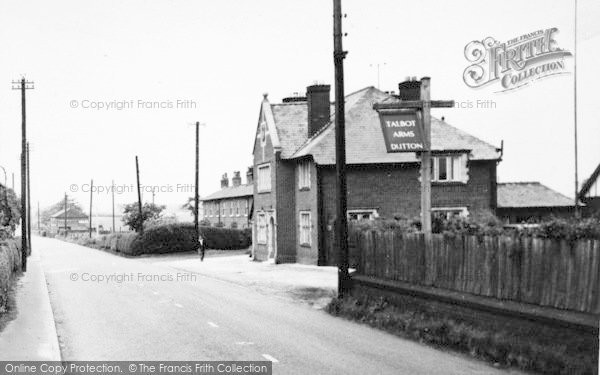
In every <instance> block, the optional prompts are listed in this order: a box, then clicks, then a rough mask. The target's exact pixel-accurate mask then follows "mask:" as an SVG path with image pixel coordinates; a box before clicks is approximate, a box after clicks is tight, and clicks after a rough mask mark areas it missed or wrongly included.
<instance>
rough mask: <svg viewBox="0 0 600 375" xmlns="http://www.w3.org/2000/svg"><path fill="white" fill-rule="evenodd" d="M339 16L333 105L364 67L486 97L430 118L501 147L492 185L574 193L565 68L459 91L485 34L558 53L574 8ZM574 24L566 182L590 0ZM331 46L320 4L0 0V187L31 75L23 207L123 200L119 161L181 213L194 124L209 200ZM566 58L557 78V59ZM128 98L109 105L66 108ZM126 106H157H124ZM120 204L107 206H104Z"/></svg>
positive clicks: (324, 71)
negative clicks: (270, 108) (266, 118)
mask: <svg viewBox="0 0 600 375" xmlns="http://www.w3.org/2000/svg"><path fill="white" fill-rule="evenodd" d="M342 6H343V11H344V12H345V13H347V14H348V17H347V18H346V19H345V20H344V30H345V31H346V32H347V33H348V36H347V37H346V38H345V39H344V47H345V49H346V50H348V51H349V54H348V56H347V59H346V60H345V73H346V76H345V82H346V83H345V90H346V93H350V92H352V91H355V90H358V89H361V88H363V87H365V86H377V85H378V78H377V68H376V66H377V64H379V65H380V69H379V70H380V74H379V81H380V88H381V89H382V90H397V84H398V82H400V81H402V80H403V79H404V78H405V77H406V76H417V77H422V76H425V75H427V76H430V77H431V78H432V98H433V99H454V100H455V101H457V102H463V103H468V102H471V103H474V104H476V102H477V100H483V101H487V100H489V101H493V102H494V105H495V108H488V109H485V108H476V107H474V108H453V109H443V110H441V109H437V110H434V111H433V115H434V116H437V117H441V116H442V115H443V116H445V118H446V121H447V122H449V123H450V124H452V125H454V126H456V127H458V128H460V129H463V130H465V131H467V132H469V133H471V134H474V135H476V136H477V137H479V138H481V139H483V140H485V141H487V142H489V143H492V144H494V145H496V146H499V145H500V142H501V140H504V159H503V161H502V162H501V163H500V165H499V169H498V176H499V180H500V181H540V182H542V183H544V184H546V185H548V186H550V187H551V188H553V189H556V190H558V191H560V192H562V193H563V194H566V195H568V196H573V194H574V193H573V190H574V162H573V155H574V153H573V143H574V142H573V117H574V115H573V82H574V76H573V74H564V75H558V76H554V77H550V78H546V79H543V80H539V81H536V82H534V83H532V84H530V85H527V86H526V87H524V88H522V89H519V90H514V91H510V92H505V93H496V91H498V87H497V86H494V87H492V86H490V87H484V88H480V89H473V88H470V87H468V86H466V85H465V83H464V82H463V78H462V77H463V71H464V70H465V68H466V67H467V66H468V65H469V63H468V61H467V60H466V59H465V57H464V48H465V45H466V44H468V43H469V42H471V41H472V40H482V39H484V38H486V37H489V36H491V37H494V38H495V39H498V40H500V41H508V40H509V39H512V38H515V37H518V36H520V35H522V34H527V33H530V32H533V31H536V30H538V29H547V28H552V27H556V28H558V29H559V32H558V33H557V34H556V37H555V39H556V41H557V43H558V46H559V47H561V48H565V49H567V50H570V51H573V48H574V17H575V13H574V1H572V0H554V1H548V0H537V1H527V2H523V1H519V0H507V1H503V2H497V1H475V0H471V1H452V2H448V1H442V0H437V1H435V0H428V1H419V2H416V1H397V0H390V1H383V0H382V1H369V2H365V1H359V0H353V1H350V0H344V1H343V4H342ZM578 14H579V18H578V20H579V26H578V27H579V32H578V55H579V57H578V60H577V61H578V97H579V102H578V108H579V160H580V168H579V171H580V180H581V181H582V180H583V179H585V178H586V177H587V176H588V175H589V174H590V173H591V172H592V171H593V169H594V168H595V166H596V165H597V164H598V163H599V162H600V122H599V120H598V119H599V118H600V106H598V104H597V100H598V95H597V92H598V87H599V86H600V73H599V72H598V66H599V62H600V52H599V47H600V23H598V22H597V20H598V19H599V18H600V2H599V1H597V0H580V1H579V13H578ZM332 46H333V42H332V2H331V1H323V0H303V1H282V0H277V1H276V0H255V1H242V0H228V1H227V0H221V1H191V0H190V1H167V0H153V1H141V0H139V1H102V2H100V1H94V2H92V1H81V0H77V1H75V0H74V1H62V0H58V1H52V2H49V1H27V0H19V1H7V0H2V1H1V3H0V49H1V51H2V53H1V56H2V59H1V61H0V66H1V69H0V165H2V166H4V167H5V168H6V169H7V171H8V173H9V177H8V179H9V186H10V183H11V182H10V179H11V177H10V174H11V173H13V172H14V173H15V185H16V186H19V153H20V140H21V138H20V121H21V120H20V111H21V109H20V96H19V93H18V92H17V91H12V90H11V85H10V83H11V80H13V79H18V78H20V77H21V76H22V75H25V76H26V78H27V79H30V80H33V81H35V89H34V90H31V91H28V92H27V106H28V107H27V115H28V138H29V140H30V143H31V170H32V177H31V178H32V186H31V195H32V202H33V204H34V205H35V204H36V202H37V201H39V202H40V204H41V206H42V207H44V206H47V205H49V204H51V203H54V202H56V201H58V200H60V199H62V197H63V195H64V193H65V192H67V193H69V194H70V195H71V196H73V197H74V198H76V199H77V200H78V201H79V202H80V203H81V204H82V205H83V206H84V207H86V209H87V205H88V204H89V203H88V202H89V194H88V193H85V192H82V189H86V187H85V186H84V184H89V180H90V179H91V178H93V179H94V183H95V184H97V185H110V183H111V180H113V179H114V181H115V183H116V184H117V185H120V186H125V189H126V190H127V189H130V187H131V186H134V184H135V161H134V157H135V155H138V156H139V158H140V170H141V180H142V184H144V185H158V186H162V187H163V190H172V191H171V192H164V193H157V195H156V197H155V199H156V202H157V203H162V204H168V205H169V206H177V205H180V204H183V203H184V202H185V201H186V199H187V197H188V196H192V195H193V190H192V189H188V191H185V188H180V189H179V190H180V191H179V192H178V191H177V190H178V185H180V187H184V185H186V184H192V183H193V178H194V127H193V126H192V125H190V124H192V123H193V122H195V121H201V122H203V123H206V127H204V128H202V130H201V144H200V146H201V153H200V159H201V162H200V168H201V171H200V176H201V183H200V193H201V195H206V194H210V193H212V192H213V191H215V190H217V189H218V188H219V179H220V176H221V174H222V173H225V172H227V173H228V174H229V176H231V175H232V172H233V171H234V170H241V171H242V174H243V175H245V170H246V168H247V167H248V166H249V165H250V164H251V153H252V145H253V141H254V133H255V129H256V125H257V120H258V114H259V109H260V102H261V100H262V94H263V93H269V100H271V101H272V102H280V101H281V98H282V97H285V96H289V95H291V94H292V93H294V92H299V93H301V94H303V93H304V91H305V88H306V86H307V85H310V84H312V83H314V82H315V81H318V82H323V83H331V84H333V59H332V49H333V48H332ZM566 63H567V68H566V69H567V71H569V72H573V59H572V58H568V59H566ZM332 92H333V87H332ZM178 100H179V101H181V102H180V104H181V105H182V107H181V108H177V104H178ZM332 100H333V97H332ZM131 101H133V105H132V106H131V108H124V109H121V110H117V109H115V108H113V109H108V110H107V109H100V110H99V109H92V108H82V106H83V105H84V103H85V105H86V106H89V105H91V104H92V102H114V104H113V105H117V102H121V103H123V102H128V103H131ZM139 101H143V102H165V103H171V104H172V106H173V108H163V109H160V108H158V109H156V108H154V109H151V108H150V109H149V108H139ZM185 101H189V102H188V103H187V104H188V108H185V104H186V102H185ZM73 103H75V104H73ZM193 104H195V108H193ZM167 105H168V104H167ZM74 106H77V108H73V107H74ZM0 178H3V176H2V177H0ZM72 185H73V186H75V188H73V187H72ZM169 187H170V188H169ZM72 189H73V190H75V189H76V190H78V191H77V192H71V190H72ZM17 190H18V189H17ZM135 197H136V195H135V193H134V192H133V191H131V192H130V193H123V194H118V195H117V197H116V200H117V204H123V203H129V202H132V201H134V200H135ZM94 200H95V202H96V205H97V207H98V209H99V210H100V211H104V212H109V211H110V195H108V194H98V195H95V196H94ZM144 200H146V201H149V200H151V194H149V193H145V194H144Z"/></svg>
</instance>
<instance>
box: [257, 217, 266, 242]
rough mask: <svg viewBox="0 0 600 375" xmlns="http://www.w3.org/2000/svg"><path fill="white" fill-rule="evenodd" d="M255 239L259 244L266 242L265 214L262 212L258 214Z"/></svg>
mask: <svg viewBox="0 0 600 375" xmlns="http://www.w3.org/2000/svg"><path fill="white" fill-rule="evenodd" d="M257 227H258V228H257V232H256V241H258V243H261V244H266V243H267V215H265V214H264V213H259V214H258V223H257Z"/></svg>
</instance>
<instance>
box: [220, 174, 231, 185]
mask: <svg viewBox="0 0 600 375" xmlns="http://www.w3.org/2000/svg"><path fill="white" fill-rule="evenodd" d="M226 187H229V178H228V177H227V173H223V176H221V189H223V188H226Z"/></svg>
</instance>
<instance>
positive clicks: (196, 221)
mask: <svg viewBox="0 0 600 375" xmlns="http://www.w3.org/2000/svg"><path fill="white" fill-rule="evenodd" d="M199 143H200V122H199V121H196V176H195V179H194V185H195V186H194V205H195V207H194V230H195V232H196V241H199V240H200V227H199V226H198V213H199V212H198V200H199V197H198V173H199V172H198V170H199V168H200V164H199V161H200V146H199Z"/></svg>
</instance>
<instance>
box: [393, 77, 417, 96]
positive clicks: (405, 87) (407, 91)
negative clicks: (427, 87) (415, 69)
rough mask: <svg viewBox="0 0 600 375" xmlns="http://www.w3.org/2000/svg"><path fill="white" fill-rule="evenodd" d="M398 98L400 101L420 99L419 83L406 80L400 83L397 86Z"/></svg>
mask: <svg viewBox="0 0 600 375" xmlns="http://www.w3.org/2000/svg"><path fill="white" fill-rule="evenodd" d="M413 78H415V77H413ZM398 97H399V98H400V100H419V99H421V81H416V80H415V81H413V80H412V79H408V80H406V81H404V82H400V83H399V84H398Z"/></svg>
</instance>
